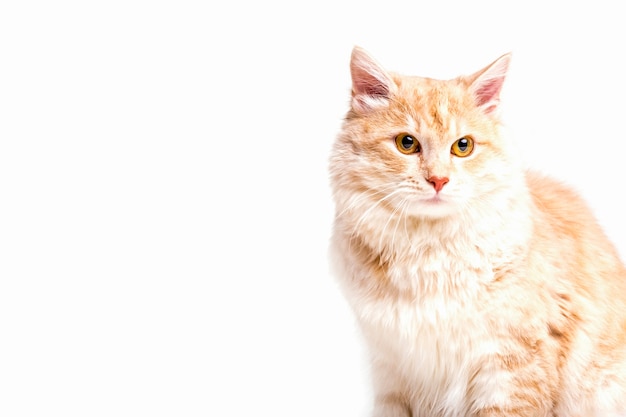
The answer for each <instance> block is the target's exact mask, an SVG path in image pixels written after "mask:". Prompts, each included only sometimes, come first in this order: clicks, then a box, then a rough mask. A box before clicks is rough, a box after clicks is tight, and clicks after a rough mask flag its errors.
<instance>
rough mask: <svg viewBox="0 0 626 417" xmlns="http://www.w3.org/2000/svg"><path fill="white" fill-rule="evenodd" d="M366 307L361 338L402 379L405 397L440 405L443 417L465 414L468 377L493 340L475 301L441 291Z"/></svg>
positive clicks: (417, 406)
mask: <svg viewBox="0 0 626 417" xmlns="http://www.w3.org/2000/svg"><path fill="white" fill-rule="evenodd" d="M370 309H371V310H370V313H371V315H370V317H369V319H370V320H369V322H368V323H367V324H365V326H364V328H365V334H366V337H367V338H368V339H369V342H370V346H371V347H372V348H373V351H374V352H375V356H376V357H377V358H378V360H379V361H381V363H386V365H385V366H387V367H389V370H390V372H391V373H392V374H395V375H396V376H395V377H394V378H396V379H397V380H400V381H403V385H404V386H405V389H406V390H407V393H406V395H409V396H414V397H415V398H416V401H417V399H428V401H430V402H431V403H432V404H435V403H436V404H440V405H444V406H445V408H446V409H447V410H448V411H449V413H448V414H446V415H459V416H461V415H465V413H466V412H467V407H469V404H468V403H467V400H466V394H467V392H468V390H469V383H470V381H471V378H472V375H474V374H475V372H476V370H477V369H478V364H479V363H480V360H481V359H480V358H481V357H484V355H485V354H486V353H487V351H488V350H489V349H491V348H492V344H493V342H492V337H491V335H489V334H488V331H487V329H486V328H485V325H484V320H483V319H482V318H481V317H482V313H481V309H480V306H478V305H477V304H476V301H475V300H473V299H466V300H464V299H451V298H450V297H447V296H445V295H443V294H442V295H440V296H438V297H431V298H429V299H427V300H424V299H422V300H421V301H420V302H416V301H413V302H412V301H410V300H396V301H395V302H393V303H389V302H385V301H383V302H379V303H372V304H370ZM420 404H421V403H420ZM422 406H424V407H426V405H425V404H422ZM414 407H415V409H416V410H417V409H420V408H419V407H421V406H420V405H418V404H415V405H414ZM424 410H427V408H425V409H424ZM433 415H434V414H433Z"/></svg>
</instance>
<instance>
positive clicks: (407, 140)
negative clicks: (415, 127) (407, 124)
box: [396, 133, 420, 155]
mask: <svg viewBox="0 0 626 417" xmlns="http://www.w3.org/2000/svg"><path fill="white" fill-rule="evenodd" d="M396 147H397V148H398V150H399V151H400V152H402V153H403V154H406V155H409V154H412V153H415V152H419V151H420V143H419V142H418V141H417V139H415V138H414V137H413V136H411V135H409V134H406V133H400V134H399V135H398V136H396Z"/></svg>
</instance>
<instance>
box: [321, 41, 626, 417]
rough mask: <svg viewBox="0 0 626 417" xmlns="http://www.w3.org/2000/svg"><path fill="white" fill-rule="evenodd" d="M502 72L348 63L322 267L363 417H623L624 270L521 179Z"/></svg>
mask: <svg viewBox="0 0 626 417" xmlns="http://www.w3.org/2000/svg"><path fill="white" fill-rule="evenodd" d="M509 59H510V57H509V56H508V55H505V56H503V57H501V58H499V59H498V60H496V61H495V62H494V63H493V64H491V65H490V66H487V67H486V68H484V69H482V70H480V71H478V72H477V73H475V74H473V75H470V76H462V77H458V78H456V79H453V80H448V81H441V80H433V79H428V78H420V77H412V76H403V75H399V74H396V73H392V72H388V71H386V70H385V69H383V68H382V67H381V66H380V64H379V63H377V62H376V61H375V60H374V59H373V58H371V57H370V56H369V55H367V53H366V52H365V51H363V50H362V49H360V48H355V50H354V51H353V55H352V61H351V71H352V75H353V91H352V106H351V108H350V110H349V112H348V114H347V115H346V119H345V122H344V125H343V127H342V130H341V132H340V134H339V135H338V138H337V140H336V143H335V146H334V149H333V152H332V155H331V160H330V174H331V183H332V187H333V193H334V200H335V204H336V218H335V225H334V232H333V238H332V244H331V250H330V252H331V256H332V258H333V265H334V267H335V274H336V276H337V278H338V280H339V282H340V283H341V287H342V289H343V292H344V294H345V296H346V299H347V300H348V302H349V303H350V305H351V307H352V308H353V311H354V313H355V315H356V317H357V319H358V322H359V324H360V327H361V330H362V332H363V334H364V336H365V340H366V341H367V344H368V350H369V354H370V358H371V365H372V376H373V385H374V391H375V393H376V398H375V406H374V411H373V415H374V416H375V417H400V416H403V417H407V416H413V417H416V416H447V417H452V416H557V417H576V416H580V417H591V416H602V417H607V416H626V302H625V300H626V270H625V269H624V266H623V264H622V262H621V261H620V260H619V259H618V256H617V253H616V251H615V249H614V247H613V246H612V244H611V243H610V242H609V241H608V240H607V238H606V237H605V235H604V233H603V231H602V230H601V229H600V227H599V226H598V224H597V223H596V221H595V220H594V218H593V216H592V214H591V212H590V210H589V209H588V208H587V206H586V205H585V204H584V202H583V201H581V199H580V198H579V197H578V196H577V195H576V194H575V193H574V192H572V191H571V190H570V189H568V188H567V187H565V186H563V185H562V184H560V183H558V182H556V181H554V180H552V179H549V178H546V177H543V176H541V175H538V174H536V173H529V172H525V171H524V170H523V169H522V167H521V163H520V161H519V158H518V154H517V153H516V151H515V147H514V144H512V143H511V142H510V141H509V140H508V139H507V138H506V137H505V136H506V135H505V134H504V133H503V129H502V126H501V123H500V121H499V118H498V104H499V93H500V89H501V87H502V83H503V81H504V77H505V75H506V70H507V68H508V63H509ZM401 133H407V134H410V135H411V136H413V137H415V138H416V139H417V140H419V142H420V145H421V148H420V151H419V152H417V153H415V154H410V155H405V154H403V153H401V152H399V151H398V149H397V147H396V143H395V140H394V139H395V138H396V137H397V135H398V134H401ZM466 136H469V137H471V138H472V139H473V140H474V143H475V147H474V150H473V152H472V153H471V154H470V155H469V156H467V157H457V156H455V155H454V154H451V151H450V149H451V146H452V144H453V143H454V142H455V141H456V140H457V139H459V138H462V137H466ZM433 176H437V177H445V178H448V179H449V181H448V183H446V184H445V186H444V187H443V189H442V190H441V191H439V192H437V191H436V190H435V189H434V188H433V184H432V183H430V182H429V180H428V179H429V178H431V177H433Z"/></svg>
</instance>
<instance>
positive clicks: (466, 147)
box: [450, 136, 474, 158]
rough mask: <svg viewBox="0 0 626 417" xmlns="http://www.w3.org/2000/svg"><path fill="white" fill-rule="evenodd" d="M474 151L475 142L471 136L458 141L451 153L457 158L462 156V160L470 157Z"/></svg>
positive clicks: (453, 145)
mask: <svg viewBox="0 0 626 417" xmlns="http://www.w3.org/2000/svg"><path fill="white" fill-rule="evenodd" d="M473 150H474V140H473V139H472V138H470V137H469V136H463V137H462V138H461V139H459V140H457V141H456V142H454V143H453V144H452V149H451V150H450V152H452V154H454V155H456V156H460V157H461V158H463V157H466V156H469V154H471V153H472V151H473Z"/></svg>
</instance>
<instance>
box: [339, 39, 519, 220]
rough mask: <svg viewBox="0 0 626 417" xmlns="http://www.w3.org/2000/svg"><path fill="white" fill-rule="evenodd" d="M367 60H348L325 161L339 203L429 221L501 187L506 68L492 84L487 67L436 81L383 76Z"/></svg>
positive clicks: (506, 166)
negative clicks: (348, 97)
mask: <svg viewBox="0 0 626 417" xmlns="http://www.w3.org/2000/svg"><path fill="white" fill-rule="evenodd" d="M355 53H357V54H358V53H359V51H356V50H355ZM368 58H369V57H367V56H365V57H362V56H361V57H357V58H356V59H355V57H354V54H353V61H352V75H353V98H352V109H351V111H350V112H349V114H348V117H347V119H346V122H345V124H344V128H343V131H342V133H341V135H340V136H339V138H338V141H337V143H336V147H335V152H334V155H333V158H332V162H331V164H332V167H331V172H332V175H333V179H334V182H335V188H336V190H335V192H336V195H337V196H338V197H339V198H342V197H343V198H345V199H347V200H349V201H346V202H347V203H348V204H359V200H360V201H361V204H363V205H365V206H367V205H368V204H369V205H376V206H377V207H386V208H388V209H389V210H390V211H391V212H392V213H394V214H397V215H400V216H416V217H430V218H437V217H445V216H450V215H454V214H455V213H459V212H461V211H463V209H464V208H467V207H468V206H469V205H472V204H477V205H480V201H481V199H483V200H485V199H488V197H489V196H490V194H492V193H497V192H498V190H500V189H501V188H502V187H506V180H507V177H508V173H509V171H510V168H511V163H512V161H511V158H510V154H511V151H510V149H509V144H507V143H506V142H505V141H504V140H503V139H502V138H501V137H500V134H499V122H498V120H497V117H496V110H497V102H498V100H497V99H498V97H497V95H498V93H499V91H500V86H501V83H502V80H503V77H504V72H505V71H504V70H505V69H506V63H505V65H504V70H503V68H502V66H500V67H497V66H496V68H495V70H492V72H494V73H495V74H498V75H499V78H497V77H494V74H490V73H489V69H490V68H492V67H493V65H496V64H495V63H494V64H493V65H492V66H491V67H488V68H487V72H486V73H485V70H483V71H481V72H479V73H478V74H477V75H476V76H472V77H461V78H457V79H455V80H450V81H440V80H432V79H426V78H419V77H406V76H400V75H396V74H389V73H386V72H384V70H382V68H380V67H379V66H378V65H377V64H376V63H375V62H373V61H371V59H368ZM496 62H498V61H496ZM507 63H508V58H507ZM372 73H374V74H373V75H372ZM485 74H487V75H486V76H485ZM494 80H495V81H494ZM481 81H482V83H481ZM477 83H478V85H477ZM481 94H482V95H481ZM340 194H341V195H340Z"/></svg>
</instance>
